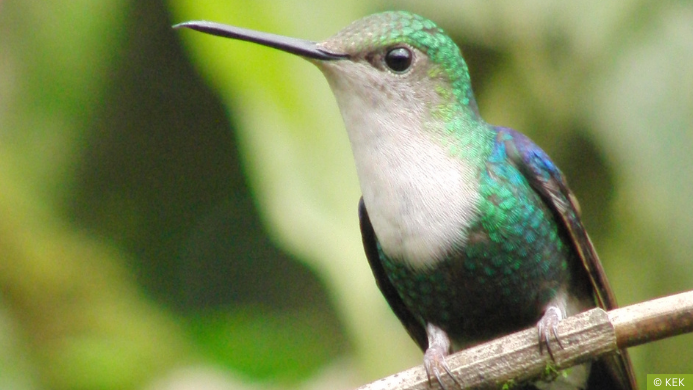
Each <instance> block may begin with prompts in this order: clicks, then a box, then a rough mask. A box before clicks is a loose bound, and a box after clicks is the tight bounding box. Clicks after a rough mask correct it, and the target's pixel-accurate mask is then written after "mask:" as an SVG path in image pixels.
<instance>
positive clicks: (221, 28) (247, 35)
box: [173, 21, 349, 61]
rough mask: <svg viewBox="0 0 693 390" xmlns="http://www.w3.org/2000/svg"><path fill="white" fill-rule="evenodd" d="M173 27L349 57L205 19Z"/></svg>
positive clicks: (317, 55) (330, 57) (307, 53)
mask: <svg viewBox="0 0 693 390" xmlns="http://www.w3.org/2000/svg"><path fill="white" fill-rule="evenodd" d="M173 28H175V29H178V28H190V29H193V30H197V31H200V32H203V33H207V34H212V35H216V36H220V37H226V38H232V39H240V40H242V41H248V42H254V43H259V44H260V45H264V46H269V47H273V48H275V49H279V50H283V51H285V52H288V53H293V54H297V55H299V56H302V57H307V58H313V59H316V60H323V61H334V60H340V59H344V58H347V57H349V55H348V54H345V53H333V52H330V51H328V50H325V49H323V48H321V47H319V46H318V44H317V43H316V42H312V41H306V40H303V39H297V38H289V37H284V36H281V35H275V34H270V33H265V32H261V31H255V30H249V29H247V28H240V27H234V26H228V25H225V24H221V23H214V22H205V21H195V22H185V23H180V24H176V25H175V26H173Z"/></svg>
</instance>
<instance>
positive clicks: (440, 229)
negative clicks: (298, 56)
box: [325, 69, 479, 268]
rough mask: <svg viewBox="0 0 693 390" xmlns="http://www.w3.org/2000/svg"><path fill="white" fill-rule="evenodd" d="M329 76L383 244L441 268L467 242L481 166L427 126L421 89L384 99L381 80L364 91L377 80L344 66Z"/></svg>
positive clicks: (400, 255) (392, 253)
mask: <svg viewBox="0 0 693 390" xmlns="http://www.w3.org/2000/svg"><path fill="white" fill-rule="evenodd" d="M325 73H326V76H328V77H327V78H328V80H329V81H330V85H331V87H332V90H333V92H334V94H335V96H336V97H337V102H338V104H339V107H340V110H341V112H342V116H343V118H344V122H345V124H346V128H347V132H348V134H349V139H350V141H351V147H352V151H353V154H354V159H355V162H356V170H357V174H358V177H359V181H360V184H361V191H362V192H363V199H364V202H365V205H366V208H367V209H368V215H369V217H370V220H371V223H372V224H373V229H374V230H375V233H376V236H377V238H378V241H379V242H380V245H381V248H382V249H383V251H384V252H385V253H386V254H387V255H388V256H389V257H392V258H395V259H402V260H404V261H406V262H407V263H409V264H410V265H411V266H413V267H418V268H420V267H428V266H431V265H433V264H434V263H435V262H436V261H438V260H441V259H442V257H443V256H444V255H445V254H446V253H447V251H448V250H450V248H451V245H452V244H462V243H464V242H465V241H466V230H467V229H466V228H467V227H468V225H469V223H470V222H471V220H472V219H473V218H475V215H476V210H477V205H478V198H479V194H478V178H477V175H476V170H475V169H474V168H473V167H472V166H471V165H470V164H465V163H464V162H463V161H461V160H460V159H453V158H452V157H451V155H450V153H449V151H448V149H447V147H446V145H445V140H444V138H442V137H443V136H442V135H441V134H442V132H441V131H435V130H436V129H430V128H428V130H423V129H422V127H425V126H429V127H430V126H431V123H430V122H428V123H424V118H428V113H427V112H425V111H424V110H426V109H427V108H426V107H430V104H431V102H430V99H422V98H419V99H416V98H415V97H416V91H394V92H391V93H390V92H388V93H387V96H384V95H383V93H382V87H379V86H377V85H373V86H372V89H373V91H364V90H363V89H365V88H369V87H370V84H368V83H363V82H362V81H363V80H361V79H362V77H361V78H360V79H357V80H353V79H350V78H349V77H345V73H346V71H344V69H342V70H341V73H340V74H339V77H338V78H336V77H330V76H331V75H330V72H329V71H327V72H325ZM332 76H333V75H332ZM359 89H360V90H359ZM354 91H357V92H356V93H355V92H354ZM398 98H401V99H402V100H399V101H398V100H397V99H398ZM423 100H429V101H428V102H426V101H423ZM429 109H430V108H429ZM436 134H437V135H436Z"/></svg>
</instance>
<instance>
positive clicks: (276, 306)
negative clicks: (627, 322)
mask: <svg viewBox="0 0 693 390" xmlns="http://www.w3.org/2000/svg"><path fill="white" fill-rule="evenodd" d="M385 9H408V10H411V11H414V12H417V13H420V14H423V15H424V16H427V17H429V18H431V19H433V20H435V21H436V22H437V23H438V24H439V25H440V26H442V27H443V28H444V29H445V30H446V31H447V32H449V33H450V34H451V35H452V36H453V37H454V38H455V40H456V41H457V42H458V43H459V44H460V46H461V47H462V50H463V52H464V54H465V57H466V59H467V61H468V63H469V67H470V70H471V73H472V80H473V83H474V88H475V91H476V93H477V98H478V102H479V106H480V109H481V112H482V114H483V116H484V117H485V118H486V120H487V121H489V122H490V123H494V124H499V125H505V126H511V127H514V128H516V129H518V130H521V131H523V132H525V133H526V134H528V135H529V136H530V137H532V138H533V139H534V140H535V141H536V142H537V143H538V144H540V145H541V146H542V147H543V148H544V149H545V150H546V151H547V152H548V153H549V154H550V155H551V156H553V158H554V160H555V161H556V162H557V163H558V165H559V166H561V167H562V169H563V170H564V172H565V173H566V175H567V177H568V179H569V181H570V183H571V186H572V187H573V189H574V191H575V192H576V193H577V196H578V198H579V199H580V200H581V204H582V208H583V213H584V218H585V223H586V225H587V228H588V230H589V231H590V233H591V235H592V236H593V238H594V241H595V244H596V246H597V250H598V251H599V253H600V254H601V257H602V261H603V263H604V266H605V268H606V270H607V273H608V275H609V278H610V280H611V282H612V285H613V287H614V290H615V292H616V295H617V296H618V298H619V301H620V303H621V304H622V305H624V304H631V303H636V302H639V301H643V300H647V299H650V298H654V297H657V296H662V295H667V294H671V293H675V292H678V291H683V290H690V289H691V288H692V287H691V286H692V285H693V262H692V261H691V256H690V254H691V253H693V239H692V238H691V237H693V202H692V200H693V153H691V151H692V150H693V66H692V65H691V64H693V2H691V1H678V2H677V1H672V2H653V1H637V0H631V1H621V2H608V3H604V2H598V1H589V2H576V4H574V3H568V2H545V1H519V2H501V1H482V0H478V1H471V0H470V1H465V2H461V1H442V0H440V1H436V2H423V1H413V0H412V1H399V2H393V1H358V0H344V1H340V2H334V3H329V2H324V1H319V0H292V1H279V2H277V1H270V0H254V1H236V0H224V1H218V0H200V1H183V0H171V1H169V2H163V1H157V0H152V1H140V2H136V1H122V0H101V1H88V0H73V1H70V2H67V1H56V2H42V1H37V0H0V37H1V38H0V183H2V184H1V185H0V388H1V389H19V390H24V389H151V390H159V389H162V390H163V389H285V388H288V389H325V388H329V389H340V388H341V389H347V388H351V387H354V386H356V385H358V384H362V383H365V382H366V381H369V380H373V379H376V378H378V377H382V376H385V375H387V374H391V373H394V372H396V371H399V370H402V369H405V368H408V367H410V366H412V365H415V364H419V363H420V362H421V353H420V352H419V351H417V350H416V348H415V347H414V343H413V342H412V341H411V340H409V339H408V337H407V335H406V333H405V332H404V331H403V329H402V328H401V326H400V325H399V323H398V322H397V320H396V319H395V317H394V316H393V315H392V314H391V313H390V311H389V309H388V308H387V305H386V303H385V301H384V299H383V298H381V297H380V295H379V293H378V291H377V289H376V287H375V283H374V281H373V278H372V276H371V274H370V270H369V269H368V265H367V262H366V260H365V257H364V255H363V252H362V248H361V243H360V233H359V230H358V220H357V215H356V204H357V201H358V197H359V190H358V185H357V182H356V177H355V172H354V168H353V162H352V161H351V155H350V151H349V148H348V142H347V138H346V134H345V132H344V130H343V125H342V123H341V118H340V116H339V112H338V110H337V107H336V104H335V102H334V99H333V98H332V96H331V92H330V91H329V88H328V86H327V83H326V82H325V81H324V79H323V78H322V75H321V74H320V72H319V71H318V70H317V69H315V68H314V67H313V66H312V65H310V64H308V63H307V62H305V61H303V60H301V59H299V58H293V57H292V56H289V55H286V54H284V53H279V52H275V51H273V50H269V49H266V48H261V47H257V46H255V45H251V44H247V43H240V42H233V41H230V40H224V39H221V38H214V37H210V36H205V35H203V34H199V33H194V32H191V31H173V30H171V28H170V26H171V25H172V24H174V23H177V22H181V21H185V20H191V19H207V20H215V21H218V22H223V23H228V24H235V25H240V26H244V27H249V28H254V29H260V30H265V31H270V32H275V33H280V34H285V35H291V36H297V37H301V38H307V39H313V40H321V39H324V38H327V37H328V36H330V35H331V34H333V33H335V32H336V31H337V30H339V29H340V28H341V27H343V26H346V25H347V24H348V23H349V22H351V21H352V20H355V19H357V18H360V17H362V16H364V15H367V14H369V13H372V12H375V11H380V10H385ZM632 357H633V360H634V363H635V366H636V371H637V373H638V377H639V380H640V383H641V384H644V383H645V381H644V378H645V375H646V374H647V373H686V372H688V373H690V372H692V370H693V363H691V362H693V336H691V335H684V336H679V337H676V338H673V339H669V340H665V341H660V342H656V343H652V344H649V345H646V346H641V347H637V348H633V349H632Z"/></svg>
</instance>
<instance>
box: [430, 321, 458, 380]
mask: <svg viewBox="0 0 693 390" xmlns="http://www.w3.org/2000/svg"><path fill="white" fill-rule="evenodd" d="M426 334H427V335H428V349H426V352H425V353H424V368H426V375H427V376H428V385H429V387H431V388H433V383H432V380H431V378H432V377H435V378H436V381H437V382H438V384H439V385H440V387H441V388H442V389H443V390H447V387H446V386H445V383H443V379H442V376H441V375H442V374H443V372H445V373H447V374H448V375H449V376H450V378H452V380H453V382H455V384H456V385H457V386H458V387H459V388H462V385H461V384H460V382H459V381H458V380H457V378H455V376H454V375H452V371H450V366H448V363H447V362H446V361H445V356H447V355H448V353H449V352H450V339H449V338H448V335H447V334H446V333H445V331H443V330H442V329H440V328H438V327H437V326H435V325H432V324H428V325H427V326H426Z"/></svg>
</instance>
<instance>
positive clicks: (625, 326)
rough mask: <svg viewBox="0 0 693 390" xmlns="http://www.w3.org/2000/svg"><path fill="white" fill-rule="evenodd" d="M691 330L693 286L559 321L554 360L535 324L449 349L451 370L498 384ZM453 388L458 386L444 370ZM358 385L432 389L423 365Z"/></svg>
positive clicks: (467, 384)
mask: <svg viewBox="0 0 693 390" xmlns="http://www.w3.org/2000/svg"><path fill="white" fill-rule="evenodd" d="M691 331H693V291H689V292H685V293H680V294H676V295H671V296H668V297H664V298H658V299H654V300H651V301H647V302H643V303H638V304H635V305H631V306H626V307H623V308H619V309H614V310H612V311H610V312H608V313H607V312H605V311H604V310H602V309H592V310H589V311H586V312H584V313H580V314H578V315H575V316H573V317H569V318H566V319H565V320H563V321H561V323H560V324H559V325H558V335H559V338H560V340H561V344H562V345H563V348H562V349H561V348H554V349H553V350H552V351H553V355H554V357H555V361H552V360H551V358H550V357H549V355H548V354H547V353H546V352H545V351H544V353H543V354H540V352H539V344H538V339H537V330H536V328H531V329H527V330H524V331H521V332H517V333H513V334H511V335H508V336H505V337H502V338H499V339H496V340H493V341H490V342H488V343H484V344H481V345H477V346H475V347H472V348H469V349H466V350H463V351H459V352H457V353H455V354H452V355H450V356H449V357H448V358H447V362H448V364H449V365H450V369H451V371H452V374H453V375H454V376H455V378H457V380H458V381H459V382H460V383H461V384H462V385H463V386H464V389H472V388H494V387H495V388H500V387H502V386H503V385H504V384H510V383H520V382H522V381H525V380H528V379H532V378H538V377H540V376H541V375H543V374H545V373H546V372H547V371H554V370H562V369H564V368H568V367H571V366H573V365H576V364H579V363H582V362H585V361H587V360H591V359H595V358H597V357H599V356H601V355H603V354H606V353H618V352H617V351H618V350H619V349H622V348H628V347H633V346H636V345H640V344H645V343H649V342H652V341H656V340H660V339H663V338H666V337H672V336H676V335H679V334H682V333H687V332H691ZM443 380H444V381H447V382H446V384H448V385H449V388H456V386H455V385H454V384H453V383H452V380H451V378H449V377H447V375H443ZM357 390H430V387H429V384H428V377H427V376H426V371H425V370H424V368H423V366H417V367H414V368H411V369H408V370H406V371H402V372H400V373H397V374H394V375H391V376H389V377H386V378H383V379H379V380H377V381H375V382H373V383H370V384H368V385H365V386H362V387H359V388H358V389H357Z"/></svg>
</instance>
